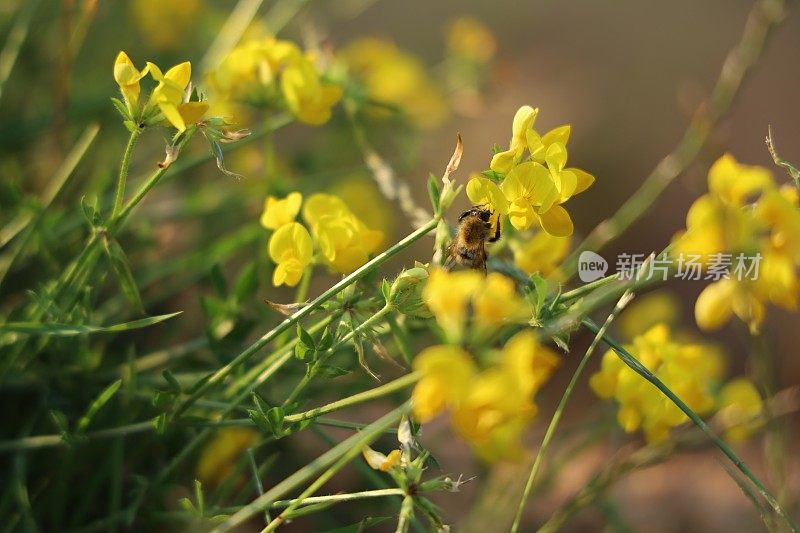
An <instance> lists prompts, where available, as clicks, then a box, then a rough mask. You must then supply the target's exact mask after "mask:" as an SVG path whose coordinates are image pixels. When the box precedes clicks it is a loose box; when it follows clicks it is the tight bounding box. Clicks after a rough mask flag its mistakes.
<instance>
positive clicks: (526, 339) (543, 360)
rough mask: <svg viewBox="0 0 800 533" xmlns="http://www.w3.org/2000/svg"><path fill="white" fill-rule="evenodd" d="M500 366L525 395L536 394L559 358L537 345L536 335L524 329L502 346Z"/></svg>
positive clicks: (559, 362) (559, 360) (558, 362)
mask: <svg viewBox="0 0 800 533" xmlns="http://www.w3.org/2000/svg"><path fill="white" fill-rule="evenodd" d="M501 364H502V365H503V367H504V368H505V369H506V370H507V371H508V372H509V374H511V375H513V376H515V377H516V379H517V381H518V383H519V387H520V388H521V390H522V391H523V393H524V394H526V395H529V396H530V395H533V394H536V393H537V392H538V391H539V389H540V388H541V387H542V385H544V384H545V383H547V381H548V380H549V379H550V376H551V375H552V374H553V372H555V369H556V368H558V366H559V365H560V364H561V358H560V357H559V356H558V355H556V353H555V352H553V351H552V350H551V349H549V348H547V347H545V346H542V345H541V344H539V340H538V339H537V338H536V334H535V333H533V331H531V330H529V329H526V330H523V331H521V332H519V333H517V334H516V335H514V336H513V337H511V338H510V339H509V340H508V341H507V342H506V344H505V346H503V351H502V354H501Z"/></svg>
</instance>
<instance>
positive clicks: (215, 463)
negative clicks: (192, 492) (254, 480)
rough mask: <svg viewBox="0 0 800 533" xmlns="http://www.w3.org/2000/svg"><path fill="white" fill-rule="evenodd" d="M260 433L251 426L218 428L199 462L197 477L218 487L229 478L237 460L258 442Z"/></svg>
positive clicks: (207, 483) (207, 484)
mask: <svg viewBox="0 0 800 533" xmlns="http://www.w3.org/2000/svg"><path fill="white" fill-rule="evenodd" d="M257 439H258V433H257V432H256V431H254V430H252V429H249V428H239V427H228V428H222V429H219V430H217V432H216V434H215V435H214V438H213V439H212V440H211V442H209V443H208V444H207V445H206V446H205V448H203V451H202V452H200V459H199V460H198V462H197V479H198V480H200V482H202V483H203V485H204V486H212V487H216V486H218V485H219V484H221V483H222V482H223V481H224V480H225V478H227V477H228V476H229V475H230V474H231V472H233V467H234V465H235V463H236V461H237V460H238V459H239V457H241V455H242V454H243V453H244V452H245V451H246V450H247V449H248V448H250V447H251V446H253V445H254V444H255V443H256V440H257Z"/></svg>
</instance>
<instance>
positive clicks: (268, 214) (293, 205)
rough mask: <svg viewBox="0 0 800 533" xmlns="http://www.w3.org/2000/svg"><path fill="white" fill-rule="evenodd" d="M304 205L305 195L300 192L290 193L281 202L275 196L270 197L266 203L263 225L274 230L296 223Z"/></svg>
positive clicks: (262, 215)
mask: <svg viewBox="0 0 800 533" xmlns="http://www.w3.org/2000/svg"><path fill="white" fill-rule="evenodd" d="M302 203H303V195H302V194H300V193H299V192H290V193H289V194H288V195H287V196H286V198H282V199H280V200H279V199H278V198H275V197H274V196H268V197H267V199H266V200H265V201H264V212H263V213H262V214H261V225H262V226H264V227H265V228H267V229H273V230H274V229H278V228H280V227H281V226H285V225H286V224H289V223H291V222H294V219H295V217H296V216H297V213H299V212H300V204H302Z"/></svg>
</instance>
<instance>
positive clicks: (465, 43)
mask: <svg viewBox="0 0 800 533" xmlns="http://www.w3.org/2000/svg"><path fill="white" fill-rule="evenodd" d="M447 48H448V50H449V51H450V53H452V54H454V55H457V56H461V57H465V58H467V59H471V60H473V61H476V62H479V63H485V62H487V61H489V60H490V59H491V58H492V57H493V56H494V53H495V51H496V50H497V41H496V40H495V38H494V35H492V32H491V31H489V28H487V27H486V26H485V25H484V24H483V23H482V22H481V21H479V20H477V19H475V18H472V17H459V18H457V19H456V20H454V21H453V22H452V23H451V24H450V28H449V30H448V32H447Z"/></svg>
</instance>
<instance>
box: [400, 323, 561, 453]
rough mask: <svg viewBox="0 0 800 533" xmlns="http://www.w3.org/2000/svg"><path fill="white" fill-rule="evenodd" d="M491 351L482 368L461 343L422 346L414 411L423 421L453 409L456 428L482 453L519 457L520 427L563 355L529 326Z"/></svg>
mask: <svg viewBox="0 0 800 533" xmlns="http://www.w3.org/2000/svg"><path fill="white" fill-rule="evenodd" d="M493 355H494V356H493V357H492V361H491V363H490V364H488V365H487V366H486V367H485V368H483V369H480V368H479V366H478V364H477V363H476V361H475V360H474V359H473V358H472V356H471V355H470V354H469V353H467V352H466V351H465V350H464V349H462V348H460V347H457V346H452V345H438V346H432V347H429V348H426V349H425V350H423V351H422V352H421V353H420V354H419V355H417V357H416V358H415V359H414V369H415V370H416V371H417V372H419V373H421V374H422V377H421V379H420V381H419V382H418V383H417V385H416V387H415V388H414V391H413V393H412V402H413V409H414V416H415V418H416V419H417V420H419V421H420V422H422V423H425V422H428V421H430V420H432V419H433V418H434V417H436V416H437V415H439V414H440V413H442V412H443V411H445V410H449V412H450V421H451V423H452V425H453V427H454V429H455V430H456V431H457V432H458V433H459V435H461V436H462V437H463V438H464V439H466V440H467V441H468V442H469V443H470V444H471V446H472V447H473V448H474V450H475V451H476V453H477V454H478V455H479V456H480V457H481V458H483V459H485V460H487V461H493V460H497V459H509V460H517V459H519V458H520V457H521V455H522V447H521V443H520V438H521V435H522V432H523V430H524V429H525V427H527V425H528V423H529V422H530V420H531V419H532V418H533V417H534V416H535V415H536V412H537V408H536V404H535V403H534V402H533V396H534V394H535V393H536V392H537V391H538V390H539V389H540V388H541V387H542V385H543V384H544V383H546V382H547V380H548V379H549V378H550V376H551V374H552V373H553V371H554V370H555V368H556V367H557V366H558V364H559V363H560V358H559V357H558V356H557V355H556V354H555V353H553V352H552V351H551V350H549V349H548V348H545V347H543V346H541V345H540V344H539V342H538V340H537V338H536V335H535V334H534V333H533V332H532V331H531V330H524V331H522V332H520V333H517V334H516V335H515V336H514V337H512V338H511V339H509V340H508V341H507V342H506V343H505V346H503V348H502V350H501V351H500V353H499V354H493Z"/></svg>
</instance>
